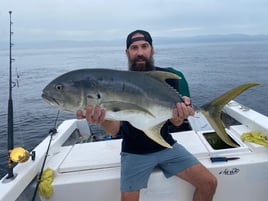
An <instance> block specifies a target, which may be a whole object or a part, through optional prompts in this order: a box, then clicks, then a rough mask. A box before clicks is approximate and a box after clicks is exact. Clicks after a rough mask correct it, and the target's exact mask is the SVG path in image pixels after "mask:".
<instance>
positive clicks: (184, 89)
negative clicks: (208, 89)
mask: <svg viewBox="0 0 268 201" xmlns="http://www.w3.org/2000/svg"><path fill="white" fill-rule="evenodd" d="M166 69H167V70H169V71H170V72H172V73H175V74H176V75H178V76H179V77H180V79H179V91H180V94H181V95H182V96H188V97H190V90H189V86H188V83H187V80H186V79H185V77H184V75H183V73H182V72H180V71H178V70H175V69H174V68H171V67H168V68H166Z"/></svg>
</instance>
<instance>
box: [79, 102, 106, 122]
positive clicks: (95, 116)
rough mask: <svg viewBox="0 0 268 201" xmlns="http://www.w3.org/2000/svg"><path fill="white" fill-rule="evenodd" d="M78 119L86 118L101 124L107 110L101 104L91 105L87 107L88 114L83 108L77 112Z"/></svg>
mask: <svg viewBox="0 0 268 201" xmlns="http://www.w3.org/2000/svg"><path fill="white" fill-rule="evenodd" d="M76 117H77V119H83V118H86V120H87V121H88V122H90V123H93V124H101V123H102V122H103V121H104V118H105V110H104V109H102V108H100V107H99V106H96V107H94V106H92V105H89V106H87V108H86V114H83V111H82V110H78V111H77V112H76Z"/></svg>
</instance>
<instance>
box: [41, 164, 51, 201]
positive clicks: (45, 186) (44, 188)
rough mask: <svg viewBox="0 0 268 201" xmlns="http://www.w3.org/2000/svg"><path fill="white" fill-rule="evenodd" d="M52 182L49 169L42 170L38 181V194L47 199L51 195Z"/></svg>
mask: <svg viewBox="0 0 268 201" xmlns="http://www.w3.org/2000/svg"><path fill="white" fill-rule="evenodd" d="M53 180H54V173H53V170H52V169H51V168H47V169H45V170H44V172H43V174H42V177H41V179H40V184H39V187H38V193H39V194H40V195H42V196H44V197H45V198H46V199H49V198H50V197H51V196H52V194H53V187H52V182H53Z"/></svg>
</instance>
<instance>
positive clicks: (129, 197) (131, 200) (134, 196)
mask: <svg viewBox="0 0 268 201" xmlns="http://www.w3.org/2000/svg"><path fill="white" fill-rule="evenodd" d="M139 198H140V191H131V192H122V193H121V201H139Z"/></svg>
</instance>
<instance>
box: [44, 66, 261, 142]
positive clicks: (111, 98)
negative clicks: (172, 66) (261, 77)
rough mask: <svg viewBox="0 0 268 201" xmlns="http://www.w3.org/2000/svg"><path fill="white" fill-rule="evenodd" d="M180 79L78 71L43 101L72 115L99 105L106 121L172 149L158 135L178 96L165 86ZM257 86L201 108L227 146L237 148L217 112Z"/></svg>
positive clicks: (47, 89) (157, 74)
mask: <svg viewBox="0 0 268 201" xmlns="http://www.w3.org/2000/svg"><path fill="white" fill-rule="evenodd" d="M167 79H179V77H178V76H177V75H176V74H173V73H169V72H164V71H148V72H140V71H119V70H110V69H80V70H74V71H71V72H67V73H65V74H63V75H61V76H59V77H57V78H56V79H55V80H53V81H52V82H50V83H49V84H48V85H47V86H46V87H45V88H44V90H43V94H42V97H43V98H44V99H45V100H46V101H48V102H49V103H50V104H52V105H54V106H57V107H59V108H61V109H62V110H65V111H69V112H73V113H75V112H76V111H77V110H79V109H81V110H85V108H86V107H87V105H94V106H96V105H99V106H100V107H101V108H104V109H105V110H106V117H105V118H106V119H110V120H119V121H122V120H124V121H128V122H130V123H131V124H132V125H133V126H134V127H136V128H138V129H140V130H143V131H144V133H145V134H146V135H147V136H148V137H149V138H151V139H152V140H154V141H155V142H157V143H159V144H160V145H162V146H164V147H171V146H170V145H169V144H168V143H167V142H166V141H165V140H164V139H163V138H162V137H161V135H160V129H161V127H162V126H163V124H164V123H165V122H166V120H168V119H170V118H171V117H172V110H173V108H174V107H175V104H176V103H177V102H182V101H183V100H182V98H181V95H180V94H179V93H178V92H177V91H176V90H175V89H173V88H172V87H171V86H170V85H168V84H167V83H166V80H167ZM256 85H258V84H257V83H247V84H244V85H241V86H239V87H237V88H235V89H232V90H230V91H229V92H227V93H225V94H223V95H221V96H220V97H218V98H216V99H214V100H213V101H211V102H210V103H208V104H205V105H204V106H202V107H201V112H202V113H203V114H204V115H205V117H206V118H207V120H208V121H209V122H210V124H211V126H212V127H213V128H214V129H215V131H216V133H217V134H218V135H219V137H220V138H221V139H222V140H223V141H224V142H225V143H227V144H228V145H230V146H233V147H235V146H237V145H236V144H235V143H233V141H232V140H231V139H230V137H229V136H228V135H227V134H226V132H225V129H224V127H223V125H222V122H221V119H220V111H221V109H222V108H223V107H224V105H225V104H227V103H228V102H229V101H230V100H232V99H233V98H235V97H236V96H238V95H239V94H240V93H242V92H243V91H245V90H246V89H248V88H250V87H252V86H256Z"/></svg>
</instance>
